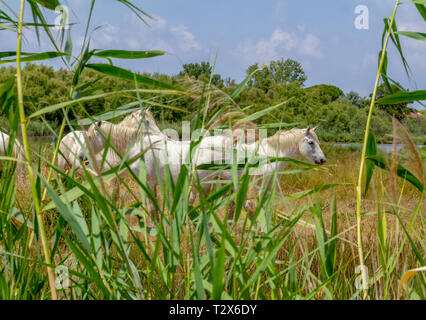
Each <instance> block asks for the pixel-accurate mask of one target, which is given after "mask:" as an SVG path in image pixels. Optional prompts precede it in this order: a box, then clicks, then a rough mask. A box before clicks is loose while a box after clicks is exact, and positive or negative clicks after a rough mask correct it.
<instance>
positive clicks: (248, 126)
mask: <svg viewBox="0 0 426 320" xmlns="http://www.w3.org/2000/svg"><path fill="white" fill-rule="evenodd" d="M231 130H232V144H233V145H234V146H235V145H236V144H237V142H238V140H241V138H243V141H245V142H246V143H247V142H254V141H258V140H259V129H258V128H257V125H256V124H255V123H254V122H252V121H249V120H245V119H242V120H239V121H237V122H236V123H235V124H234V125H233V126H232V128H231ZM249 130H250V131H252V132H254V137H250V136H248V131H249ZM253 138H254V140H253V141H249V140H252V139H253Z"/></svg>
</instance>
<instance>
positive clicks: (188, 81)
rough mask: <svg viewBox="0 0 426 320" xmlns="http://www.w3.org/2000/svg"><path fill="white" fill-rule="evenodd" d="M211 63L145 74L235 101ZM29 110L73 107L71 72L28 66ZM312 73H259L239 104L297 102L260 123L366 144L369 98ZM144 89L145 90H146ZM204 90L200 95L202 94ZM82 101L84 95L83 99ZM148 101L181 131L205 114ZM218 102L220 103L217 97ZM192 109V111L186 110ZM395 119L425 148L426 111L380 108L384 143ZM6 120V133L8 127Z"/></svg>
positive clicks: (108, 84) (161, 99)
mask: <svg viewBox="0 0 426 320" xmlns="http://www.w3.org/2000/svg"><path fill="white" fill-rule="evenodd" d="M258 68H259V66H258V65H253V66H250V67H249V68H248V69H247V75H250V74H253V71H254V70H256V69H258ZM212 69H213V68H212V67H211V65H210V64H209V63H208V62H202V63H192V64H186V65H183V70H182V71H181V72H180V73H179V74H177V75H174V76H169V75H165V74H144V75H147V76H149V77H151V78H153V79H156V80H161V81H162V82H166V83H170V84H173V85H176V86H180V87H186V88H187V89H190V90H195V91H196V90H199V93H200V95H201V92H202V88H200V86H199V85H198V88H197V85H196V84H200V83H201V84H202V83H204V82H208V81H211V83H212V85H213V86H214V87H215V88H216V89H217V90H215V92H216V96H217V97H218V98H217V99H220V97H221V96H222V97H224V96H226V95H229V94H230V93H231V92H232V91H233V90H234V89H235V88H236V86H237V84H236V83H235V81H234V80H232V79H230V78H225V79H222V77H221V76H220V75H219V74H213V73H212ZM14 74H15V69H14V68H13V67H2V68H0V84H1V83H3V82H5V81H6V80H7V79H9V78H10V77H11V76H13V75H14ZM23 76H24V83H25V84H26V87H25V88H24V105H25V109H26V113H27V114H30V113H33V112H35V111H37V110H40V109H41V108H43V107H46V106H49V105H52V104H56V103H59V102H63V101H66V100H68V99H69V98H70V97H69V94H70V87H71V80H72V73H71V72H69V71H67V70H64V69H59V70H54V69H53V68H52V67H48V66H45V65H35V64H26V66H25V68H24V70H23ZM306 79H307V77H306V74H305V72H304V71H303V68H302V66H301V65H300V64H299V63H298V62H297V61H294V60H291V59H287V60H278V61H272V62H271V63H270V64H269V65H268V66H267V67H265V68H263V69H262V70H260V71H258V72H256V73H254V74H253V76H252V77H251V78H250V80H249V81H248V83H247V88H246V90H244V91H243V92H242V93H241V94H240V96H239V97H238V98H237V99H236V100H235V102H236V104H238V106H239V107H240V108H242V109H245V110H247V113H252V112H256V111H259V110H262V109H265V108H267V107H270V106H273V105H276V104H278V103H280V102H282V101H285V100H288V99H290V101H289V102H288V103H287V104H285V105H284V106H282V107H280V108H278V109H275V110H274V111H273V112H271V113H269V114H267V115H265V116H263V117H262V118H261V119H259V121H258V122H260V123H265V124H266V123H299V126H306V125H308V124H314V125H318V126H319V128H318V130H317V132H318V134H319V136H320V138H321V139H322V140H325V141H336V142H337V141H338V142H357V141H361V140H362V138H363V134H364V127H365V123H366V118H367V112H368V106H369V104H370V99H369V97H361V96H359V95H358V94H357V93H356V92H353V91H351V92H349V93H346V94H345V93H344V92H343V91H342V90H341V89H339V88H338V87H335V86H332V85H325V84H321V85H316V86H313V87H308V88H306V87H305V86H304V84H305V82H306ZM90 82H93V86H92V87H89V88H87V89H86V92H85V94H98V93H102V92H111V91H119V90H131V89H134V88H135V83H133V82H132V81H126V80H121V79H117V78H112V77H104V76H101V75H100V74H98V73H97V72H96V71H93V70H85V71H84V72H83V74H82V75H81V80H80V83H90ZM138 87H139V88H143V86H138ZM194 88H196V89H194ZM77 94H78V93H77ZM385 95H387V92H386V88H385V87H384V86H381V87H380V90H379V94H378V97H381V96H385ZM142 98H143V99H144V100H148V101H151V102H153V103H155V104H157V105H168V106H171V107H173V108H164V107H154V108H152V110H153V113H154V116H156V118H157V119H158V120H159V121H160V122H162V123H163V125H164V123H170V124H172V123H173V124H172V125H173V126H176V123H180V122H181V120H186V119H190V118H191V117H192V113H193V112H194V111H196V110H197V108H198V107H199V99H197V98H194V97H190V96H183V97H182V96H180V97H177V98H173V97H170V96H161V95H158V94H144V95H143V97H142ZM213 98H214V96H213ZM135 100H136V94H135V93H124V94H120V95H112V96H108V97H103V98H99V99H97V100H91V101H88V102H85V103H84V104H80V105H76V106H75V107H73V108H72V110H71V113H70V118H71V119H75V118H76V117H79V118H86V117H87V115H88V114H90V115H92V116H93V115H97V114H100V113H104V112H107V111H111V110H114V109H116V108H118V107H120V106H123V105H126V104H128V103H131V102H134V101H135ZM179 109H181V110H185V111H186V112H181V111H179ZM391 116H395V117H396V118H398V119H399V120H400V121H401V122H402V123H403V124H404V125H405V127H406V128H407V129H408V131H409V132H410V133H411V135H412V136H413V137H414V139H415V141H416V142H417V143H419V144H425V143H426V138H425V128H426V117H425V112H424V111H417V110H414V109H411V108H409V107H408V106H407V105H397V106H395V105H393V106H383V107H382V109H376V111H375V112H374V115H373V122H372V130H373V132H374V133H375V134H376V137H377V138H378V140H379V141H381V142H390V141H391V140H392V121H391ZM62 119H63V112H62V111H61V110H58V111H56V112H53V113H49V114H46V115H45V121H47V122H48V123H49V125H50V126H51V127H52V128H53V129H56V128H57V127H58V125H59V124H60V123H61V121H62ZM6 123H7V121H5V119H0V126H1V127H4V126H6V125H7V124H6ZM29 130H30V133H31V134H34V135H43V134H49V132H48V130H46V126H45V123H43V122H41V121H39V120H37V121H32V122H31V123H30V126H29Z"/></svg>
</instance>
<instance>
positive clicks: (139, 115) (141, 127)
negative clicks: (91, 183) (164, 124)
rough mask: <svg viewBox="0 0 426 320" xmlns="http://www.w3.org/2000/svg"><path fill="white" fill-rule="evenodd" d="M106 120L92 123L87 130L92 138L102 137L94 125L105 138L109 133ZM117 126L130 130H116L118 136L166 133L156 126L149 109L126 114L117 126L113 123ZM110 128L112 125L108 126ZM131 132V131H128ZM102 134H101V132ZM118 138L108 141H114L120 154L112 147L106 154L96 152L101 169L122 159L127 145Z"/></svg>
mask: <svg viewBox="0 0 426 320" xmlns="http://www.w3.org/2000/svg"><path fill="white" fill-rule="evenodd" d="M107 123H108V122H105V121H100V122H98V123H97V124H94V125H92V126H91V127H90V128H89V130H88V132H90V135H91V137H92V139H103V138H101V137H100V132H99V131H98V130H95V129H96V127H98V128H101V127H102V128H101V129H102V131H103V133H104V135H105V137H106V138H107V135H108V134H109V131H108V130H106V131H105V130H104V129H105V128H106V125H107ZM119 127H127V128H129V129H132V130H127V131H126V130H122V131H120V130H118V131H117V132H118V136H119V137H120V136H121V134H122V133H125V134H127V135H129V137H130V138H131V139H132V138H135V137H136V136H137V135H139V134H140V133H142V132H152V133H156V134H159V135H161V136H163V137H166V135H164V134H163V133H162V132H161V130H160V128H159V127H158V126H157V123H156V122H155V119H154V116H153V115H152V113H151V111H150V109H149V108H148V109H146V110H138V111H135V112H133V113H131V114H130V115H128V116H127V117H126V118H124V119H123V121H121V122H120V123H119V124H118V126H117V127H116V125H114V128H119ZM109 128H112V127H109ZM129 132H132V133H129ZM115 134H116V133H115V131H114V133H113V135H115ZM101 135H102V134H101ZM129 137H126V138H125V141H127V143H130V140H128V138H129ZM119 139H120V138H118V139H115V137H114V138H113V139H110V142H112V141H115V142H114V143H113V145H114V146H115V148H118V150H119V152H120V154H117V153H116V152H115V150H114V148H112V147H109V148H108V149H107V151H106V154H104V153H103V152H100V153H98V154H97V156H96V159H95V160H96V162H97V164H98V166H99V168H100V169H101V171H107V170H109V169H111V168H114V167H116V166H117V165H119V164H120V163H121V160H122V156H123V154H124V153H123V152H124V151H125V150H126V148H127V145H126V143H125V142H123V141H120V140H119ZM102 141H104V142H106V140H105V139H103V140H102ZM104 147H105V145H104V146H103V148H102V149H104Z"/></svg>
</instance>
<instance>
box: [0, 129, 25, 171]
mask: <svg viewBox="0 0 426 320" xmlns="http://www.w3.org/2000/svg"><path fill="white" fill-rule="evenodd" d="M9 140H10V137H9V136H8V135H7V134H6V133H4V132H1V131H0V156H2V157H4V156H5V155H6V151H7V148H8V146H9ZM12 157H15V158H16V159H18V160H20V161H25V152H24V148H23V147H22V145H21V143H20V142H19V141H18V139H15V141H14V144H13V149H12ZM2 167H3V160H0V171H1V169H2ZM23 167H24V164H23V163H22V162H18V164H17V169H18V171H19V172H22V171H23Z"/></svg>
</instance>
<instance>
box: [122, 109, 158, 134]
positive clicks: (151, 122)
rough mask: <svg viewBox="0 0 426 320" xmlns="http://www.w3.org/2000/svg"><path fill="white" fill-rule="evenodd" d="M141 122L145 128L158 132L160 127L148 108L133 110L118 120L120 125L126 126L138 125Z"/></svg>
mask: <svg viewBox="0 0 426 320" xmlns="http://www.w3.org/2000/svg"><path fill="white" fill-rule="evenodd" d="M142 124H143V126H142V127H143V128H145V129H146V130H152V131H156V132H160V128H159V127H158V126H157V122H156V121H155V118H154V116H153V115H152V113H151V111H150V110H149V109H146V110H138V111H135V112H133V113H131V114H129V115H128V116H127V117H125V118H124V119H123V121H121V122H120V125H123V126H127V127H140V126H141V125H142Z"/></svg>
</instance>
